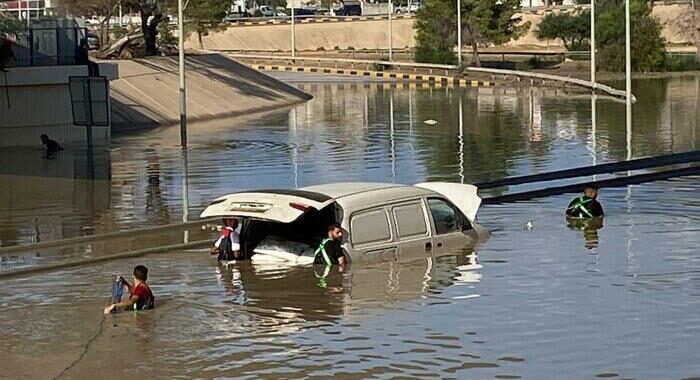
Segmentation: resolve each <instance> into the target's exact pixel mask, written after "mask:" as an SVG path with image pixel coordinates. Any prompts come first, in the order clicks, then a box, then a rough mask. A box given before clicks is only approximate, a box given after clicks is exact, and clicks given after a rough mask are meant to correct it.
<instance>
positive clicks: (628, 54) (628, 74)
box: [625, 0, 632, 160]
mask: <svg viewBox="0 0 700 380" xmlns="http://www.w3.org/2000/svg"><path fill="white" fill-rule="evenodd" d="M630 38H631V36H630V0H626V1H625V95H626V99H625V105H626V121H627V123H626V124H627V159H628V160H629V159H631V158H632V51H631V46H630V45H631V42H630Z"/></svg>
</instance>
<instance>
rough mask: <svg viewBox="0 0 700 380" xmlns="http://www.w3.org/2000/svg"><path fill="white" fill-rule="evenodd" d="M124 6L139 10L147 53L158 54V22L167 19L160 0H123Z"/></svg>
mask: <svg viewBox="0 0 700 380" xmlns="http://www.w3.org/2000/svg"><path fill="white" fill-rule="evenodd" d="M77 1H80V0H77ZM90 1H92V0H90ZM122 7H127V8H131V9H134V10H136V11H138V12H139V16H141V32H142V33H143V40H144V42H145V45H146V55H155V54H158V47H157V46H156V37H157V36H158V24H160V23H161V22H162V21H164V20H165V17H164V15H163V12H162V11H161V7H160V4H159V2H158V0H122Z"/></svg>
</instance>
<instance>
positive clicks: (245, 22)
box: [223, 13, 415, 27]
mask: <svg viewBox="0 0 700 380" xmlns="http://www.w3.org/2000/svg"><path fill="white" fill-rule="evenodd" d="M413 17H415V15H414V14H413V13H400V14H399V13H395V14H394V15H393V17H392V18H393V19H394V20H401V19H411V18H413ZM388 18H389V16H388V15H366V16H329V15H303V16H294V19H295V21H296V23H298V24H308V23H323V22H346V21H376V20H386V19H388ZM291 22H292V17H291V16H275V17H241V18H237V19H231V20H225V21H224V22H223V23H224V24H228V25H229V26H231V27H234V26H253V25H286V24H291Z"/></svg>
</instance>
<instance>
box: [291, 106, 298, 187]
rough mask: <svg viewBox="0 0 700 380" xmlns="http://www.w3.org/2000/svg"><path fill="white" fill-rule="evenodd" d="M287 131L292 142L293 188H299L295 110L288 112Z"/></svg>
mask: <svg viewBox="0 0 700 380" xmlns="http://www.w3.org/2000/svg"><path fill="white" fill-rule="evenodd" d="M289 130H290V132H291V142H292V146H293V148H292V169H293V172H294V188H295V189H296V188H299V156H298V155H299V146H298V142H297V109H296V107H293V108H292V109H291V110H289Z"/></svg>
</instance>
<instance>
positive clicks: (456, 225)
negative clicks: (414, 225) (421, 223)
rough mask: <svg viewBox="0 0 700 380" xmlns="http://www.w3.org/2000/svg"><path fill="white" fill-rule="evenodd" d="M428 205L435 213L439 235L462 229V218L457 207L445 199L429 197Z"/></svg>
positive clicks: (434, 219)
mask: <svg viewBox="0 0 700 380" xmlns="http://www.w3.org/2000/svg"><path fill="white" fill-rule="evenodd" d="M428 207H429V208H430V213H431V214H432V215H433V222H434V223H435V232H436V233H437V234H438V235H443V234H447V233H450V232H455V231H459V230H460V229H461V223H460V222H462V218H461V217H460V215H461V213H459V212H458V211H457V210H455V208H454V207H453V206H452V205H451V204H449V203H447V202H446V201H445V200H443V199H439V198H429V199H428Z"/></svg>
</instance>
